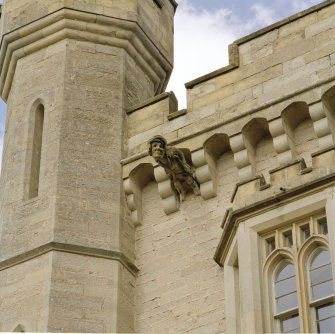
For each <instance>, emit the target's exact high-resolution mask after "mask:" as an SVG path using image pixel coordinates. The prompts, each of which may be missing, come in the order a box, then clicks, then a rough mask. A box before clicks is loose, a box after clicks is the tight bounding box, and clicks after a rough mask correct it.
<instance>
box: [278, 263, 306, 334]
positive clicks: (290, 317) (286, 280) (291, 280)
mask: <svg viewBox="0 0 335 334" xmlns="http://www.w3.org/2000/svg"><path fill="white" fill-rule="evenodd" d="M274 296H275V310H276V314H275V319H277V321H279V323H280V331H281V332H282V333H299V332H300V325H299V314H298V297H297V285H296V277H295V271H294V265H293V264H292V263H290V262H288V261H286V260H284V261H282V262H281V263H280V264H279V266H278V269H277V271H276V273H275V277H274ZM278 327H279V326H278Z"/></svg>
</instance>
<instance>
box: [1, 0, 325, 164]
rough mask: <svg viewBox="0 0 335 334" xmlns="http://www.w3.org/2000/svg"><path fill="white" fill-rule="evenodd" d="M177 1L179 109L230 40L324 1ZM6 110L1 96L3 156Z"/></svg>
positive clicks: (221, 61)
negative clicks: (190, 86) (192, 82)
mask: <svg viewBox="0 0 335 334" xmlns="http://www.w3.org/2000/svg"><path fill="white" fill-rule="evenodd" d="M177 2H178V5H179V6H178V9H177V12H176V16H175V64H174V70H173V73H172V76H171V79H170V82H169V85H168V87H167V91H174V93H175V94H176V96H177V98H178V101H179V109H183V108H185V106H186V91H185V88H184V83H185V82H188V81H190V80H193V79H195V78H197V77H199V76H202V75H204V74H206V73H209V72H211V71H214V70H216V69H218V68H221V67H223V66H226V65H227V64H228V44H230V43H232V42H233V41H234V40H236V39H238V38H240V37H243V36H245V35H247V34H249V33H252V32H254V31H256V30H258V29H260V28H263V27H265V26H267V25H270V24H272V23H274V22H276V21H278V20H281V19H284V18H286V17H287V16H289V15H292V14H294V13H296V12H299V11H301V10H304V9H306V8H308V7H311V6H313V5H315V4H318V3H320V2H322V1H320V0H271V1H269V0H177ZM0 3H2V0H0ZM5 110H6V107H5V104H4V103H3V101H2V100H0V157H1V156H2V145H3V132H4V122H5V115H6V112H5ZM0 167H1V159H0Z"/></svg>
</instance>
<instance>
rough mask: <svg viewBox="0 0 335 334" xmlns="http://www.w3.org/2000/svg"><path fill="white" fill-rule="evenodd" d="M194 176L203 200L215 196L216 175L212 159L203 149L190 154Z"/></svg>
mask: <svg viewBox="0 0 335 334" xmlns="http://www.w3.org/2000/svg"><path fill="white" fill-rule="evenodd" d="M192 161H193V165H194V167H195V174H196V177H197V180H198V182H199V184H200V193H201V196H202V198H203V199H205V200H206V199H209V198H212V197H215V196H216V192H217V173H216V163H215V160H214V158H213V157H212V156H211V155H210V154H209V153H208V152H206V150H205V149H201V150H198V151H196V152H193V153H192Z"/></svg>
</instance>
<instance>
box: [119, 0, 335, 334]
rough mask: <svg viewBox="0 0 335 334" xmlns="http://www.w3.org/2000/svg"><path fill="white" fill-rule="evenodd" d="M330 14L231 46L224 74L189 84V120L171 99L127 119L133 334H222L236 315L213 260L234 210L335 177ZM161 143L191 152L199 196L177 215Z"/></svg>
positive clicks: (299, 18) (326, 7)
mask: <svg viewBox="0 0 335 334" xmlns="http://www.w3.org/2000/svg"><path fill="white" fill-rule="evenodd" d="M334 8H335V7H334V4H333V2H325V3H323V4H320V5H318V6H316V7H314V8H311V9H310V10H307V11H305V12H302V13H300V14H298V15H296V16H293V17H291V18H289V19H287V20H284V21H282V22H279V23H277V24H274V25H273V26H271V27H269V28H265V29H263V30H261V31H259V32H256V33H254V34H252V35H250V36H247V37H245V38H242V39H241V40H238V41H236V42H235V43H234V44H233V45H232V46H231V47H230V56H231V59H230V65H229V66H228V67H226V68H222V69H219V70H218V71H215V72H213V73H210V74H208V75H206V76H204V77H201V78H198V79H195V80H194V81H192V82H189V83H187V84H186V87H187V88H188V89H187V110H186V111H185V110H182V111H178V110H177V108H173V107H170V106H171V105H173V103H172V101H173V95H171V94H165V95H161V96H160V97H156V101H153V100H149V101H148V102H144V103H142V105H138V106H135V107H133V108H131V109H129V111H128V118H127V119H128V123H127V124H128V156H127V157H126V158H125V159H123V161H122V163H123V177H124V182H125V191H126V196H127V200H128V204H129V209H130V212H131V214H132V219H133V222H134V224H136V225H137V227H136V249H135V254H136V265H137V266H138V268H139V273H138V276H137V280H136V330H137V332H145V333H207V332H208V333H223V332H224V331H225V312H224V310H225V308H226V307H229V305H225V301H224V296H225V293H224V275H223V270H222V269H221V268H220V267H219V266H218V265H217V264H215V262H214V260H213V257H214V255H215V254H216V253H217V254H216V255H215V256H216V258H215V259H216V261H217V262H219V261H220V256H222V252H224V250H222V251H221V250H220V251H218V250H217V247H218V244H219V243H220V238H221V236H222V229H221V223H222V221H223V218H224V217H225V214H226V213H227V209H229V208H230V207H232V208H233V210H239V209H242V208H247V207H251V206H252V205H253V204H254V203H257V202H258V201H262V200H264V201H265V200H266V199H269V198H272V197H273V196H276V195H278V194H280V193H281V192H282V190H280V188H283V187H286V188H287V189H293V188H294V189H295V187H299V186H304V185H305V184H309V183H311V182H314V181H315V180H318V179H319V178H322V177H326V176H327V175H329V174H332V173H333V172H334V170H335V169H334V164H333V162H332V158H331V157H332V156H333V154H334V153H333V150H334V148H333V145H334V138H335V131H334V120H333V117H334V111H335V109H334V104H333V103H334V97H333V96H334V92H335V88H334V87H335V72H334V71H335V63H334V52H335V42H334V32H335V30H334V29H335V26H334V22H335V10H334ZM331 101H332V102H331ZM157 134H160V135H163V136H164V137H165V138H166V139H167V140H168V142H169V144H171V145H174V146H177V147H179V148H185V149H189V150H190V152H191V156H192V161H193V165H194V167H195V168H196V175H197V177H198V180H199V183H200V188H201V196H198V197H197V196H195V195H193V194H189V195H188V196H187V197H186V199H185V201H184V202H182V203H181V204H180V207H179V206H178V205H175V206H174V207H173V208H172V207H171V201H170V202H168V201H167V199H168V198H167V197H166V196H168V195H166V194H167V193H166V191H167V186H166V184H165V182H167V181H164V178H161V176H160V174H159V173H158V168H159V167H158V166H157V164H156V163H155V161H154V160H153V158H151V157H148V156H147V153H146V150H147V141H148V140H149V139H150V138H151V137H152V136H154V135H157ZM150 166H152V167H150ZM151 168H152V169H151ZM155 178H156V182H155ZM166 179H167V178H166ZM140 180H142V181H140ZM143 180H145V181H143ZM153 180H154V181H153ZM163 188H164V190H163ZM171 194H172V193H171ZM170 196H173V195H170ZM167 203H169V204H167ZM225 240H226V239H225ZM220 247H221V248H224V246H223V245H222V244H221V243H220ZM221 248H220V249H221ZM218 254H219V255H218Z"/></svg>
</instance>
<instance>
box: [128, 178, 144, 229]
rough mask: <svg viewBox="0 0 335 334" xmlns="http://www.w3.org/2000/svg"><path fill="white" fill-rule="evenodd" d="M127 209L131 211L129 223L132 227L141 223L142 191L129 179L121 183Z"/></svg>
mask: <svg viewBox="0 0 335 334" xmlns="http://www.w3.org/2000/svg"><path fill="white" fill-rule="evenodd" d="M123 188H124V191H125V194H126V200H127V204H128V208H129V210H130V211H131V215H130V217H131V221H132V222H133V223H134V225H135V226H136V225H140V224H141V223H142V218H143V217H142V190H141V189H140V188H139V187H138V186H137V185H136V183H135V182H134V181H133V180H132V179H131V178H130V177H129V178H128V179H126V180H124V181H123Z"/></svg>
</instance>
